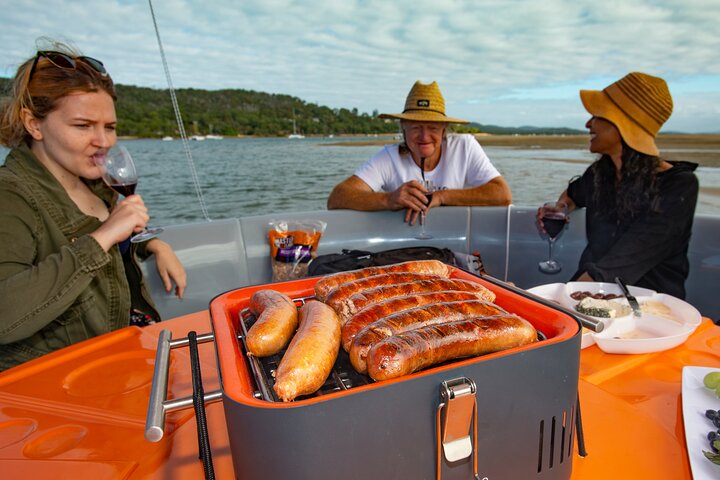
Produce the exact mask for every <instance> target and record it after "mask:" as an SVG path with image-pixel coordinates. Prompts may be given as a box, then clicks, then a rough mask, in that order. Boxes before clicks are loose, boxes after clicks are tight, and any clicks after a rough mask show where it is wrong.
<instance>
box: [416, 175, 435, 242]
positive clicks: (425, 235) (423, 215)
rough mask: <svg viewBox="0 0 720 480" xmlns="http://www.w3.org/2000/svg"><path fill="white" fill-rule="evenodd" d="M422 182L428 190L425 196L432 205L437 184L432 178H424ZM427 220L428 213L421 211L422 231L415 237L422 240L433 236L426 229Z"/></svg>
mask: <svg viewBox="0 0 720 480" xmlns="http://www.w3.org/2000/svg"><path fill="white" fill-rule="evenodd" d="M422 184H423V186H424V187H425V191H426V192H428V193H426V194H425V198H427V201H428V203H427V204H428V205H430V202H432V197H433V193H434V192H435V185H434V184H433V181H432V180H423V181H422ZM426 221H427V214H426V213H425V212H420V233H419V234H418V236H417V237H415V238H417V239H420V240H427V239H428V238H433V236H432V235H430V234H429V233H427V232H426V231H425V222H426Z"/></svg>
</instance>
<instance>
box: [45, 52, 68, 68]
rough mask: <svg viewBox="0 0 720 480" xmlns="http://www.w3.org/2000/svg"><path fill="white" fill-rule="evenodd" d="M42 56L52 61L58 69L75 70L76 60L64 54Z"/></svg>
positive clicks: (49, 53) (52, 53)
mask: <svg viewBox="0 0 720 480" xmlns="http://www.w3.org/2000/svg"><path fill="white" fill-rule="evenodd" d="M42 56H43V57H45V58H47V59H48V60H50V62H51V63H52V64H53V65H55V66H56V67H59V68H70V69H72V68H75V60H73V59H72V58H71V57H68V56H67V55H65V54H64V53H57V52H44V53H43V54H42Z"/></svg>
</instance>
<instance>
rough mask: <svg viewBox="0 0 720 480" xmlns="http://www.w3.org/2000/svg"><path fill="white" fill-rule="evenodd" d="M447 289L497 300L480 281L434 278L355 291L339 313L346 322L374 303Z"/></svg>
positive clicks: (491, 300) (484, 298) (492, 300)
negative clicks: (473, 293) (474, 293)
mask: <svg viewBox="0 0 720 480" xmlns="http://www.w3.org/2000/svg"><path fill="white" fill-rule="evenodd" d="M445 290H459V291H468V292H478V293H480V294H482V297H481V299H482V300H487V301H488V302H494V301H495V293H493V292H492V291H491V290H488V289H487V288H485V287H484V286H482V285H481V284H479V283H478V282H473V281H471V280H461V279H459V278H434V279H432V280H422V281H418V282H410V283H399V284H395V285H383V286H380V287H375V288H371V289H369V290H363V291H362V292H357V293H354V294H352V295H350V296H349V297H348V299H347V300H345V302H343V304H342V305H341V306H340V311H339V312H338V315H340V321H341V322H343V323H345V322H347V321H348V320H349V319H350V317H352V316H353V315H355V314H356V313H357V312H359V311H360V310H362V309H363V308H366V307H367V306H369V305H372V304H373V303H378V302H382V301H385V300H390V299H392V298H396V297H405V296H407V295H412V294H413V293H424V292H441V291H445ZM335 311H337V310H335Z"/></svg>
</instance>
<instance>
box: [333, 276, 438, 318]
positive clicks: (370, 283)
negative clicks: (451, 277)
mask: <svg viewBox="0 0 720 480" xmlns="http://www.w3.org/2000/svg"><path fill="white" fill-rule="evenodd" d="M439 278H441V277H438V276H436V275H432V274H428V273H412V272H392V273H383V274H380V275H373V276H371V277H364V278H359V279H357V280H351V281H349V282H347V283H343V284H340V285H338V286H337V287H335V288H333V289H332V290H331V291H330V293H329V294H328V295H327V297H326V298H325V303H327V304H328V305H330V306H331V307H332V309H333V310H335V312H337V313H338V315H340V312H342V311H343V309H344V307H343V305H344V304H345V300H347V299H348V298H349V297H350V295H352V294H354V293H358V292H362V291H364V290H367V289H369V288H375V287H378V286H381V285H393V284H396V283H410V282H417V281H421V280H436V279H439ZM342 323H343V320H342V318H340V324H341V325H342Z"/></svg>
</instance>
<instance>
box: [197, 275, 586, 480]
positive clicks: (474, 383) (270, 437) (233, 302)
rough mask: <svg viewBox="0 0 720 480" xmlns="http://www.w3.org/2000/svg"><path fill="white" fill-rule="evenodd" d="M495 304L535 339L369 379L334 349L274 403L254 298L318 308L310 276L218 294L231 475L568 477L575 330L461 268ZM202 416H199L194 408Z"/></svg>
mask: <svg viewBox="0 0 720 480" xmlns="http://www.w3.org/2000/svg"><path fill="white" fill-rule="evenodd" d="M452 277H453V278H463V279H468V280H474V281H478V282H480V283H483V284H484V285H486V286H487V287H488V288H490V289H491V290H493V291H494V292H495V293H496V295H497V299H496V303H497V304H498V305H500V306H501V307H503V308H504V309H506V310H507V311H509V312H511V313H516V314H518V315H520V316H522V317H524V318H525V319H527V320H528V321H530V322H531V323H532V324H533V325H534V326H535V328H536V329H537V330H538V331H539V332H540V333H541V341H539V342H538V343H536V344H533V345H528V346H524V347H520V348H515V349H511V350H506V351H503V352H497V353H493V354H489V355H484V356H480V357H475V358H469V359H463V360H459V361H455V362H449V363H446V364H443V365H439V366H435V367H433V368H430V369H426V370H424V371H421V372H417V373H415V374H412V375H408V376H405V377H402V378H398V379H393V380H388V381H384V382H377V383H375V382H373V381H372V380H371V379H370V378H369V377H367V376H365V375H361V374H358V373H357V372H355V370H354V369H353V368H352V366H351V365H350V362H349V359H348V355H347V354H346V353H345V352H344V351H343V350H342V349H341V350H340V354H339V356H338V361H337V362H336V364H335V367H334V369H333V373H332V374H331V375H330V377H329V378H328V380H327V381H326V382H325V385H323V387H322V388H321V389H320V390H319V391H318V392H316V393H315V394H313V395H308V396H304V397H300V398H298V399H297V400H296V401H295V402H290V403H283V402H280V401H278V399H277V397H276V396H275V393H274V391H273V389H272V384H273V382H274V380H273V378H274V377H273V373H274V370H275V369H276V368H277V365H278V363H279V360H280V358H281V355H276V356H272V357H267V358H264V359H258V358H255V357H252V356H248V355H247V354H246V349H245V347H244V337H245V334H246V333H247V329H248V328H249V327H250V325H251V324H252V322H253V321H254V320H255V319H254V317H253V316H252V315H251V314H249V313H248V312H247V307H248V305H249V300H250V297H251V296H252V294H253V293H254V292H255V291H257V290H260V289H263V288H272V289H275V290H278V291H281V292H283V293H285V294H287V295H288V296H290V297H291V298H293V299H296V302H297V303H302V302H305V301H314V300H313V299H312V297H311V296H312V294H313V286H314V284H315V281H316V280H317V279H316V278H310V279H304V280H297V281H292V282H285V283H277V284H272V285H262V286H254V287H248V288H242V289H238V290H234V291H231V292H228V293H225V294H223V295H220V296H218V297H216V298H215V299H214V300H213V301H212V302H211V304H210V313H211V319H212V327H213V332H214V340H215V342H216V352H217V357H218V364H219V371H220V383H221V390H222V400H223V405H224V409H225V417H226V422H227V428H228V434H229V440H230V447H231V451H232V456H233V464H234V468H235V475H236V477H237V478H239V479H258V480H260V479H263V480H267V479H285V478H302V479H305V478H307V479H328V480H330V479H333V480H335V479H367V478H374V479H403V480H404V479H410V478H412V479H433V478H437V479H440V478H443V479H473V478H477V479H487V480H500V479H567V478H569V477H570V473H571V470H572V452H573V442H574V439H575V435H576V430H575V422H576V419H577V416H578V415H579V411H578V410H577V382H578V371H579V358H580V338H581V332H580V328H579V325H578V321H577V320H576V319H575V318H574V317H572V316H570V315H568V314H567V313H564V312H561V311H559V310H557V309H554V308H552V307H551V306H549V305H546V304H543V303H540V302H537V301H534V300H531V299H530V298H526V297H524V296H522V295H520V294H518V293H516V292H515V291H513V290H510V289H508V288H504V287H503V286H502V285H496V284H494V283H489V282H487V281H484V280H482V279H478V278H477V277H475V276H473V275H471V274H468V273H467V272H464V271H462V270H457V269H456V270H454V271H453V274H452ZM196 410H197V409H196Z"/></svg>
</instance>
